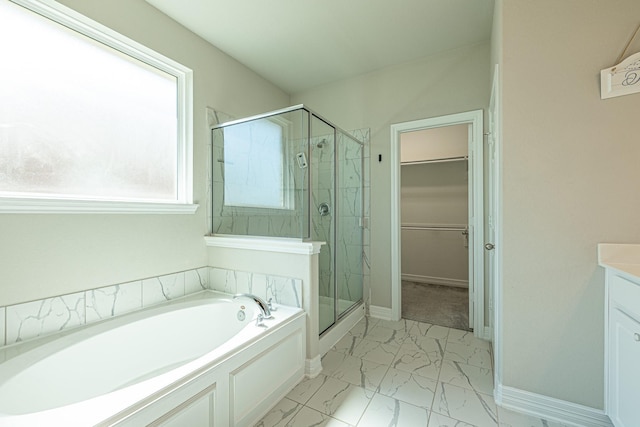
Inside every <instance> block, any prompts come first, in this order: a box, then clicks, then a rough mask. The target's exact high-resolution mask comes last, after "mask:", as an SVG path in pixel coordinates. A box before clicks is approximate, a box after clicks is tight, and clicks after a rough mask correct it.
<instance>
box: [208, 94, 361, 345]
mask: <svg viewBox="0 0 640 427" xmlns="http://www.w3.org/2000/svg"><path fill="white" fill-rule="evenodd" d="M211 152H212V169H213V171H212V181H213V185H212V233H213V234H214V235H237V236H256V237H262V238H265V237H269V238H289V239H299V240H303V241H321V242H325V244H324V245H322V247H321V249H320V254H319V258H318V262H319V265H318V267H319V277H318V284H319V307H318V316H319V332H320V334H322V333H324V332H326V331H328V330H330V329H331V327H332V326H333V325H335V324H337V323H338V322H339V320H340V318H342V317H343V316H345V315H346V314H348V313H349V312H350V310H352V309H354V308H355V307H357V306H359V305H360V304H361V303H362V301H363V280H364V274H363V227H362V225H363V214H364V212H363V169H364V149H363V142H362V141H359V140H358V139H357V138H355V137H354V136H352V135H350V134H349V133H347V132H345V131H343V130H341V129H339V128H338V127H336V126H335V125H333V124H332V123H330V122H329V121H327V120H325V119H323V118H322V117H321V116H319V115H318V114H316V113H315V112H313V111H311V110H310V109H308V108H307V107H305V106H303V105H298V106H294V107H290V108H286V109H283V110H278V111H273V112H270V113H266V114H262V115H259V116H254V117H249V118H245V119H241V120H235V121H231V122H227V123H223V124H220V125H217V126H215V127H213V129H212V150H211Z"/></svg>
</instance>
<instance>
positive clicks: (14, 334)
mask: <svg viewBox="0 0 640 427" xmlns="http://www.w3.org/2000/svg"><path fill="white" fill-rule="evenodd" d="M84 321H85V293H84V292H79V293H75V294H70V295H62V296H57V297H53V298H46V299H43V300H39V301H33V302H28V303H25V304H18V305H12V306H9V307H7V344H12V343H15V342H20V341H23V340H25V339H29V338H33V337H37V336H40V335H45V334H50V333H54V332H58V331H61V330H63V329H68V328H73V327H75V326H80V325H82V324H83V323H84Z"/></svg>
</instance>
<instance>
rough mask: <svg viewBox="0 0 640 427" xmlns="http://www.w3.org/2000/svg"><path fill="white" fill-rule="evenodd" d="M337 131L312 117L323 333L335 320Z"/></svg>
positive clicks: (313, 215) (313, 227) (315, 232)
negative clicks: (335, 155) (335, 159)
mask: <svg viewBox="0 0 640 427" xmlns="http://www.w3.org/2000/svg"><path fill="white" fill-rule="evenodd" d="M334 149H335V131H334V128H333V126H330V125H329V124H327V123H326V122H324V121H322V120H320V119H319V118H317V117H315V116H313V115H312V116H311V139H310V140H309V152H310V158H311V162H310V165H311V197H310V204H311V206H310V209H311V236H310V237H311V240H315V241H321V242H326V244H324V245H322V247H321V248H320V254H319V278H318V279H319V293H320V301H319V302H320V311H319V327H320V333H322V332H324V331H325V330H327V329H328V328H330V327H331V326H332V325H333V324H334V323H335V321H336V316H335V313H336V305H335V300H336V298H335V296H336V293H335V281H334V280H335V276H334V274H333V263H334V235H335V221H334V218H335V190H334V188H335V185H334V184H335V162H334Z"/></svg>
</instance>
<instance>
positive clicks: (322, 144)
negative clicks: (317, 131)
mask: <svg viewBox="0 0 640 427" xmlns="http://www.w3.org/2000/svg"><path fill="white" fill-rule="evenodd" d="M326 143H327V140H326V139H325V138H322V140H320V142H318V143H317V144H316V147H318V148H322V147H324V144H326Z"/></svg>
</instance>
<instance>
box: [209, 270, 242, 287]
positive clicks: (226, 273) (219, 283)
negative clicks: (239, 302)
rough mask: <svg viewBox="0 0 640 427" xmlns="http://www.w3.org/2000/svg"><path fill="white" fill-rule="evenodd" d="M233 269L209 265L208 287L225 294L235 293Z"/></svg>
mask: <svg viewBox="0 0 640 427" xmlns="http://www.w3.org/2000/svg"><path fill="white" fill-rule="evenodd" d="M233 273H234V272H233V270H225V269H223V268H216V267H211V269H210V270H209V289H212V290H214V291H220V292H224V293H227V294H236V293H237V286H236V280H235V276H234V274H233Z"/></svg>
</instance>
